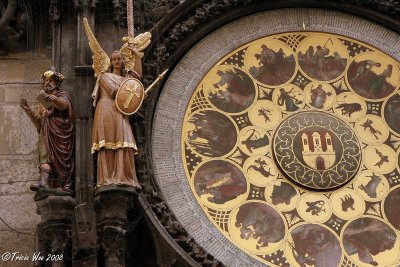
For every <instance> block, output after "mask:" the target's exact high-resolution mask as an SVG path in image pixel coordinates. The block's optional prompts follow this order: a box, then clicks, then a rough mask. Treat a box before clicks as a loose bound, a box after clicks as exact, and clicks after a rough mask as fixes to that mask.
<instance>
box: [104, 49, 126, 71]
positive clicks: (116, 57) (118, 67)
mask: <svg viewBox="0 0 400 267" xmlns="http://www.w3.org/2000/svg"><path fill="white" fill-rule="evenodd" d="M124 70H125V62H124V58H123V56H122V54H121V52H120V51H119V50H116V51H114V52H112V54H111V57H110V66H109V68H108V71H109V72H112V73H114V74H118V75H122V76H123V75H124Z"/></svg>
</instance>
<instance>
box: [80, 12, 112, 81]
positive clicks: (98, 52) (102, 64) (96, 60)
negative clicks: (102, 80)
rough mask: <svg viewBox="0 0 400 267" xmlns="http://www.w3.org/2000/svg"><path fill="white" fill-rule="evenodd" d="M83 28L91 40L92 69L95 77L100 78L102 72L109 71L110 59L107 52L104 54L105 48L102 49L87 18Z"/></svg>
mask: <svg viewBox="0 0 400 267" xmlns="http://www.w3.org/2000/svg"><path fill="white" fill-rule="evenodd" d="M83 28H84V29H85V33H86V36H87V38H88V40H89V47H90V49H91V50H92V53H93V56H92V58H93V64H92V68H93V69H94V73H95V74H94V75H95V76H96V77H98V76H99V74H100V73H101V72H105V71H107V69H108V67H109V65H110V58H109V57H108V56H107V54H106V52H104V50H103V48H101V46H100V44H99V42H98V41H97V39H96V37H95V36H94V34H93V32H92V29H90V26H89V23H88V21H87V19H86V18H83Z"/></svg>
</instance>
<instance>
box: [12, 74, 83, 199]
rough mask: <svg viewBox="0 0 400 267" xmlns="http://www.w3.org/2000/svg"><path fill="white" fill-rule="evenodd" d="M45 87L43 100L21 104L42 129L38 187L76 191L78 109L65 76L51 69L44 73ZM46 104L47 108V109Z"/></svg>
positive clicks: (39, 98)
mask: <svg viewBox="0 0 400 267" xmlns="http://www.w3.org/2000/svg"><path fill="white" fill-rule="evenodd" d="M42 78H43V88H44V91H41V94H39V95H38V97H37V99H38V100H39V102H40V103H41V104H40V105H39V106H38V108H37V110H34V109H32V108H31V107H30V106H29V104H28V102H27V101H26V99H24V98H22V99H21V100H20V106H21V108H22V109H23V110H24V111H25V113H26V114H27V115H28V116H29V118H30V119H31V121H32V123H33V125H34V126H35V127H36V128H37V130H38V132H39V144H38V150H39V170H40V178H39V183H38V185H37V186H32V187H31V188H32V189H33V190H37V189H38V188H50V189H60V190H62V191H66V192H72V189H71V181H72V179H73V175H74V169H75V168H74V167H75V164H74V147H75V145H74V111H73V108H72V100H71V97H70V96H69V94H68V93H67V92H66V91H65V90H63V89H62V88H61V83H62V81H63V80H64V77H63V75H62V74H61V73H58V72H55V71H52V70H49V71H46V72H45V73H43V75H42ZM45 106H46V107H47V108H45Z"/></svg>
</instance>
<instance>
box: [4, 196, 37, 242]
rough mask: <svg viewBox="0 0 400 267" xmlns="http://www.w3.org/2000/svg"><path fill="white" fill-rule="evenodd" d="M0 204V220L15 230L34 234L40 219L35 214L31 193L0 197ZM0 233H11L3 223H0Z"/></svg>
mask: <svg viewBox="0 0 400 267" xmlns="http://www.w3.org/2000/svg"><path fill="white" fill-rule="evenodd" d="M0 203H1V209H0V218H1V219H3V220H4V222H6V223H7V224H8V225H9V226H10V227H12V228H13V229H15V230H18V231H21V232H28V233H30V234H34V232H35V229H36V225H37V224H38V223H39V221H40V217H39V216H38V215H37V214H36V205H35V202H34V201H33V193H24V194H18V195H8V196H0ZM0 231H7V232H12V230H11V229H10V228H9V227H7V226H6V225H5V224H4V223H0ZM7 247H8V246H7Z"/></svg>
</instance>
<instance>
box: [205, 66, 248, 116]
mask: <svg viewBox="0 0 400 267" xmlns="http://www.w3.org/2000/svg"><path fill="white" fill-rule="evenodd" d="M209 78H210V79H216V80H218V82H216V83H214V84H212V87H211V88H210V89H209V90H208V97H209V99H210V101H211V103H213V104H214V105H215V106H216V107H217V108H218V109H220V110H223V111H225V112H232V113H236V112H241V111H243V110H245V109H247V108H248V107H250V105H251V104H252V103H253V101H254V97H255V91H256V90H255V87H254V84H253V81H252V79H251V78H250V77H249V76H248V75H247V74H246V73H245V72H244V71H242V70H240V69H238V68H233V67H232V68H230V67H228V66H221V68H220V69H219V70H218V71H217V72H216V75H215V77H214V75H211V77H209Z"/></svg>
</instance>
